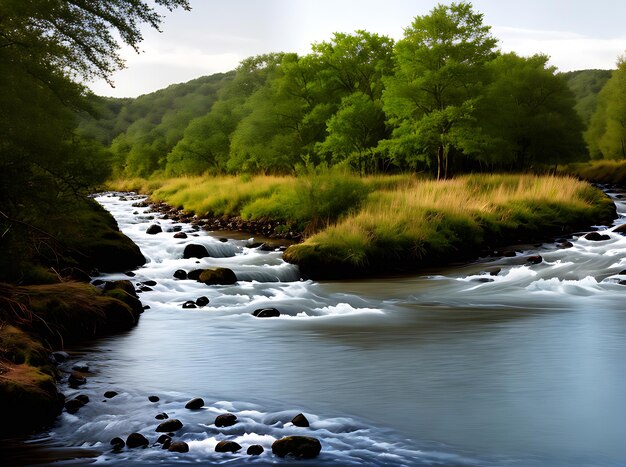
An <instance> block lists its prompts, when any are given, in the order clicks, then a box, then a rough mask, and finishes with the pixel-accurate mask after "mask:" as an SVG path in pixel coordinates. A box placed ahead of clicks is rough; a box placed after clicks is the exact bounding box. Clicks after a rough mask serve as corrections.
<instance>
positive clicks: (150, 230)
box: [146, 224, 163, 235]
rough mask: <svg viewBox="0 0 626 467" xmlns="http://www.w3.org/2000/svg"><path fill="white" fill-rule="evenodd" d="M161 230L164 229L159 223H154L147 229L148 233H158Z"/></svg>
mask: <svg viewBox="0 0 626 467" xmlns="http://www.w3.org/2000/svg"><path fill="white" fill-rule="evenodd" d="M161 232H163V229H162V228H161V226H160V225H159V224H152V225H150V227H148V228H147V229H146V233H147V234H149V235H156V234H158V233H161Z"/></svg>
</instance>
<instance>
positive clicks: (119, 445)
mask: <svg viewBox="0 0 626 467" xmlns="http://www.w3.org/2000/svg"><path fill="white" fill-rule="evenodd" d="M111 446H113V450H115V451H119V450H121V449H123V448H124V446H126V443H125V442H124V440H123V439H122V438H119V437H115V438H113V439H112V440H111Z"/></svg>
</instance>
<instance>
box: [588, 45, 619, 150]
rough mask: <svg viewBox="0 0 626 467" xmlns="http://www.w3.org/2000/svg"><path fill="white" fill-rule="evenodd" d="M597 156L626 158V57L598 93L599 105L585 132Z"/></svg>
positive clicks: (590, 148) (590, 146) (590, 147)
mask: <svg viewBox="0 0 626 467" xmlns="http://www.w3.org/2000/svg"><path fill="white" fill-rule="evenodd" d="M585 136H586V139H587V143H588V144H589V152H590V153H591V156H592V158H594V159H626V57H624V56H623V57H620V58H619V60H618V62H617V70H615V71H614V72H613V74H612V75H611V78H610V79H609V80H608V82H607V83H606V85H605V86H604V87H603V88H602V90H601V91H600V94H599V95H598V105H597V108H596V111H595V113H594V114H593V117H592V118H591V123H590V125H589V129H588V131H587V133H586V134H585Z"/></svg>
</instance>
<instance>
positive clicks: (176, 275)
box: [174, 269, 187, 280]
mask: <svg viewBox="0 0 626 467" xmlns="http://www.w3.org/2000/svg"><path fill="white" fill-rule="evenodd" d="M174 279H179V280H185V279H187V272H186V271H183V270H182V269H177V270H176V271H174Z"/></svg>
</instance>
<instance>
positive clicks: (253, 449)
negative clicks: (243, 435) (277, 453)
mask: <svg viewBox="0 0 626 467" xmlns="http://www.w3.org/2000/svg"><path fill="white" fill-rule="evenodd" d="M263 451H265V449H263V446H261V445H260V444H253V445H252V446H250V447H249V448H248V450H247V451H246V453H247V454H248V455H249V456H260V455H261V454H263Z"/></svg>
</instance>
